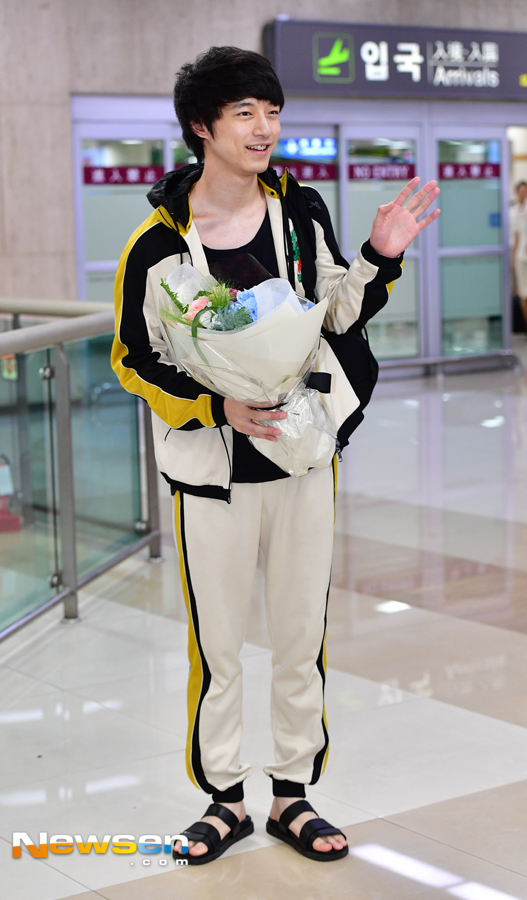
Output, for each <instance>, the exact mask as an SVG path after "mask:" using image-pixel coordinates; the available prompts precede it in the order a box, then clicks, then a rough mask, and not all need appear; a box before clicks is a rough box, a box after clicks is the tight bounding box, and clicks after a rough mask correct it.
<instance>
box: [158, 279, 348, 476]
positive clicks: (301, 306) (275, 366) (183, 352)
mask: <svg viewBox="0 0 527 900" xmlns="http://www.w3.org/2000/svg"><path fill="white" fill-rule="evenodd" d="M160 287H161V291H160V304H159V307H160V319H161V322H162V324H163V326H164V330H165V336H166V339H167V343H168V345H169V346H170V347H172V349H173V353H174V361H175V362H176V364H177V365H178V366H179V367H180V368H182V369H183V370H184V371H186V372H187V373H188V374H189V375H191V376H192V378H194V379H195V380H196V381H198V382H200V383H201V384H203V385H205V387H208V388H210V389H211V390H213V391H215V392H216V393H219V394H221V395H222V396H224V397H232V398H233V399H235V400H242V401H244V402H246V403H251V402H253V403H258V404H261V403H265V404H268V405H269V407H276V406H278V405H280V406H281V408H282V409H283V410H284V411H285V412H287V414H288V416H287V419H284V420H282V421H280V428H281V429H282V434H281V435H280V436H279V438H278V441H277V442H272V441H267V440H265V439H264V438H254V437H250V438H249V439H250V440H251V441H252V443H253V444H254V446H255V447H256V448H257V449H258V450H259V451H260V452H261V453H263V454H264V455H265V456H267V457H268V458H269V459H271V460H272V461H273V462H275V463H276V464H277V465H278V466H280V467H281V468H282V469H283V470H284V471H286V472H288V473H289V474H290V475H304V474H305V473H306V472H307V471H308V469H310V468H313V467H314V468H324V467H326V466H327V465H329V464H330V462H331V459H332V457H333V454H334V453H335V443H336V430H335V427H334V425H333V423H332V421H331V419H330V417H329V415H328V413H327V410H326V408H325V407H324V405H323V404H322V403H321V402H320V399H319V395H318V393H317V391H314V390H311V389H309V388H306V386H305V385H306V382H307V380H308V378H309V375H310V374H311V371H312V369H313V365H314V363H315V358H316V356H317V353H318V348H319V343H320V330H321V327H322V322H323V320H324V316H325V314H326V309H327V301H325V300H324V301H322V302H321V303H317V304H316V305H315V304H313V303H311V302H310V301H308V300H306V299H305V298H304V297H300V296H299V295H298V294H296V293H295V292H294V291H293V290H292V288H291V286H290V284H289V282H288V281H286V280H285V279H282V278H273V279H270V280H268V281H264V282H262V283H261V284H258V285H255V286H254V287H252V288H250V289H249V290H244V291H237V290H235V289H233V288H231V287H229V286H228V285H226V284H224V283H221V282H218V281H217V280H216V279H215V278H214V277H213V276H212V275H207V276H202V275H200V273H199V272H197V271H196V269H194V268H193V267H192V266H190V265H189V264H188V263H184V264H183V265H182V266H179V267H178V268H177V269H175V270H174V271H173V272H171V273H170V275H168V277H167V280H166V281H165V280H163V279H161V285H160ZM273 424H274V423H273Z"/></svg>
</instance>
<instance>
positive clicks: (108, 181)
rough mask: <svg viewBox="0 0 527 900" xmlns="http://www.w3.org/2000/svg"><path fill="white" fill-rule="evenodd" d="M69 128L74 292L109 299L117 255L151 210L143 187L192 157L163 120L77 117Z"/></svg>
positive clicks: (175, 129) (177, 133) (174, 128)
mask: <svg viewBox="0 0 527 900" xmlns="http://www.w3.org/2000/svg"><path fill="white" fill-rule="evenodd" d="M74 132H75V140H76V145H75V170H76V171H75V197H76V199H75V202H76V232H77V271H78V295H79V298H80V299H82V300H88V301H90V300H91V301H103V302H107V303H110V302H112V301H113V283H114V279H115V272H116V270H117V264H118V261H119V257H120V255H121V253H122V251H123V249H124V247H125V245H126V243H127V241H128V238H129V237H130V235H131V234H132V233H133V232H134V230H135V229H136V228H137V227H138V226H139V225H140V224H141V222H143V221H144V219H146V217H147V216H148V215H149V214H150V213H151V212H152V207H151V206H150V204H149V202H148V200H147V196H146V195H147V193H148V191H149V190H150V188H151V187H152V185H153V184H155V182H156V181H157V180H158V179H159V178H161V176H162V175H163V174H164V173H165V172H166V171H169V170H171V169H173V168H177V167H178V166H181V165H184V164H185V163H186V162H190V161H193V160H194V157H193V156H191V153H190V152H189V151H188V149H187V148H186V146H185V145H184V143H183V141H182V140H181V133H180V130H179V129H178V127H177V126H176V125H174V124H172V123H170V122H168V121H167V122H158V123H155V122H152V123H147V122H136V123H135V124H134V123H133V122H130V123H126V124H125V123H120V122H117V123H116V124H113V125H112V124H110V123H108V122H106V121H101V122H97V121H90V122H81V123H79V124H77V125H76V127H75V128H74Z"/></svg>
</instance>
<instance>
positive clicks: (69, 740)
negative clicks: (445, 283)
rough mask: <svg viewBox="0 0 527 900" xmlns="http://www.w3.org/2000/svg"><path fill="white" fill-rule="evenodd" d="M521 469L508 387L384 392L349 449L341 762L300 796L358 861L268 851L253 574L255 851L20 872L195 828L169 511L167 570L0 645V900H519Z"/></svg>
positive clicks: (337, 696)
mask: <svg viewBox="0 0 527 900" xmlns="http://www.w3.org/2000/svg"><path fill="white" fill-rule="evenodd" d="M518 346H519V347H520V345H519V344H518ZM520 349H521V350H522V352H523V344H522V345H521V347H520ZM526 451H527V378H526V376H525V375H524V374H523V373H522V372H520V371H518V372H493V373H492V372H488V373H485V374H479V375H465V376H449V377H446V378H440V379H437V380H436V379H431V380H429V381H408V382H390V383H383V384H381V385H380V386H379V388H378V390H377V393H376V396H375V399H374V401H373V402H372V404H371V407H370V409H369V411H368V415H367V418H366V420H365V422H364V424H363V425H362V426H361V428H360V429H359V430H358V432H357V434H356V435H355V437H354V440H353V442H352V445H351V446H350V448H348V450H347V452H346V455H345V460H344V462H343V464H342V465H341V466H340V469H339V499H338V509H337V525H336V540H335V555H334V578H333V586H332V590H331V597H330V612H329V624H328V642H327V643H328V648H327V649H328V665H329V671H328V680H327V713H328V721H329V729H330V737H331V742H332V743H331V752H330V757H329V762H328V766H327V769H326V772H325V773H324V776H323V778H322V779H321V780H320V782H319V783H318V784H317V785H316V786H315V787H314V788H311V789H309V791H308V797H309V799H310V800H311V802H312V803H313V805H314V806H315V808H316V809H318V811H319V812H320V814H321V815H323V816H324V817H327V818H329V819H330V820H332V821H333V822H334V823H335V824H336V825H338V826H340V827H342V828H344V830H345V831H346V834H347V836H348V839H349V843H350V848H351V853H350V855H349V857H348V858H346V859H345V860H342V861H339V862H337V863H333V864H331V865H329V866H320V865H318V864H317V863H314V862H313V863H312V862H309V861H307V860H305V859H303V858H301V857H300V856H299V855H297V854H295V853H294V851H292V850H291V849H290V848H288V847H286V846H283V845H278V844H277V842H275V841H273V840H272V839H271V838H269V837H268V836H267V834H266V833H265V828H264V825H265V819H266V817H267V812H268V807H269V802H270V797H269V786H268V781H267V779H266V777H265V776H264V774H263V771H262V769H263V766H264V765H265V763H266V762H267V761H268V760H269V759H270V758H271V756H272V746H271V743H270V738H269V725H268V708H269V675H270V666H271V659H270V656H271V654H270V651H269V641H268V636H267V631H266V623H265V609H264V605H263V599H262V597H263V593H262V587H263V585H262V580H261V577H260V576H259V577H258V578H257V581H256V584H255V589H254V596H253V609H252V614H251V617H250V626H249V629H248V633H247V643H246V644H245V646H244V651H243V666H244V684H245V694H244V697H245V700H244V702H245V738H244V746H243V756H244V758H246V759H250V760H251V762H252V763H253V766H254V775H253V777H252V778H251V780H250V783H249V784H248V789H247V807H248V811H249V812H250V814H251V815H252V816H253V817H254V819H255V822H256V831H255V834H254V835H253V836H252V837H250V838H248V839H247V840H245V841H243V842H241V844H239V845H237V846H236V847H234V848H233V849H232V850H231V851H230V852H229V854H228V855H226V856H225V857H224V858H222V859H221V860H218V861H217V862H215V863H212V864H211V865H210V866H203V867H199V868H192V869H189V868H175V866H174V865H173V863H172V861H171V859H170V857H168V856H164V855H161V856H158V857H149V858H146V857H145V859H147V861H149V862H150V865H149V866H145V865H143V864H142V857H141V855H140V854H138V853H136V854H134V855H132V856H126V855H125V856H122V855H118V854H115V853H113V852H111V849H109V850H108V851H107V852H106V853H101V854H95V853H93V852H92V853H91V854H84V855H83V854H80V853H78V852H77V850H75V851H74V852H72V853H71V854H66V855H57V854H53V853H49V855H48V857H47V858H45V859H33V858H31V857H30V855H29V853H27V852H26V851H24V852H22V858H21V859H12V858H11V853H12V850H11V845H12V834H13V832H15V831H22V832H27V833H28V834H29V835H30V837H31V838H32V839H33V840H35V841H36V842H37V843H38V840H39V835H40V832H47V834H48V837H49V836H51V835H52V834H80V835H82V836H83V837H87V836H88V835H89V834H94V835H98V836H99V837H100V838H101V839H102V836H103V835H105V834H108V835H110V836H113V835H117V834H129V835H135V836H139V835H144V834H149V833H152V834H161V835H164V834H174V833H176V832H177V831H178V830H179V829H181V828H183V827H185V826H187V825H189V824H190V822H192V821H194V820H195V819H196V818H197V817H199V815H200V814H201V813H202V812H203V807H204V802H205V798H204V797H203V795H202V794H201V793H200V792H198V791H197V790H196V789H195V788H193V787H192V785H191V784H190V782H189V781H188V780H187V777H186V774H185V766H184V746H185V739H186V736H185V730H186V711H185V700H186V696H185V695H186V676H187V668H188V664H187V658H186V625H185V621H186V616H185V609H184V604H183V600H182V597H181V592H180V589H179V585H178V577H177V560H176V554H175V551H174V548H173V544H172V536H171V504H170V499H169V498H168V497H167V496H166V495H164V499H163V502H162V512H163V531H164V551H163V552H164V560H165V561H164V562H163V564H160V565H151V564H149V563H148V562H147V561H146V558H145V557H144V556H141V557H136V558H133V559H130V560H127V561H126V562H125V563H123V564H122V565H121V566H120V567H119V568H118V569H115V570H113V571H111V572H109V573H107V574H106V575H105V576H104V577H101V578H100V579H99V580H98V581H97V582H95V583H93V584H92V585H91V586H90V591H89V593H86V594H84V595H83V603H82V620H81V621H80V622H79V623H75V624H70V625H64V624H62V623H61V622H60V612H59V611H58V610H57V611H54V612H52V613H50V614H49V615H48V616H47V617H44V618H43V619H42V620H40V621H38V622H35V623H33V625H31V626H29V627H28V628H27V629H26V630H25V631H23V632H21V633H20V634H18V635H15V636H14V637H12V638H11V639H10V640H8V641H6V642H5V643H4V644H2V645H0V685H1V686H2V687H3V690H2V691H1V693H0V727H1V729H2V732H3V740H2V742H1V744H0V747H1V749H0V761H1V763H2V765H1V766H0V812H1V816H0V854H2V856H3V859H2V863H1V867H2V884H3V886H4V884H5V891H6V896H8V897H13V898H16V900H36V898H38V900H58V898H68V897H69V898H71V897H74V896H75V897H82V898H86V900H96V898H101V897H103V898H107V900H144V898H147V900H165V898H172V897H174V896H176V897H178V898H182V900H187V898H188V900H198V898H199V900H209V898H210V897H215V898H218V900H253V898H254V900H262V898H273V900H275V898H277V897H279V898H281V897H285V896H287V897H291V898H292V900H296V898H302V900H306V898H307V900H318V898H320V900H333V898H335V900H337V898H338V900H342V898H350V900H373V898H376V900H377V898H379V900H414V898H415V900H432V898H440V897H443V898H444V900H447V898H448V897H449V896H450V897H460V898H466V900H507V898H508V900H527V855H526V853H525V841H526V835H527V692H526V691H525V683H526V680H527V502H526V501H527V453H526ZM165 860H166V861H167V865H166V866H163V865H162V863H163V862H164V861H165ZM132 863H133V865H132Z"/></svg>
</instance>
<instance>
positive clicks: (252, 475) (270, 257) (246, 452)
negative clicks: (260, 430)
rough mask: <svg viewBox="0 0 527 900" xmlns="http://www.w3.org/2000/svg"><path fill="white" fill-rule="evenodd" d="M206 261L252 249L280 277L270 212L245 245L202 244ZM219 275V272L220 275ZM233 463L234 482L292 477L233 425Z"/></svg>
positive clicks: (264, 265) (212, 262) (226, 257)
mask: <svg viewBox="0 0 527 900" xmlns="http://www.w3.org/2000/svg"><path fill="white" fill-rule="evenodd" d="M203 250H204V252H205V256H206V257H207V263H208V264H209V267H210V268H211V269H212V270H214V269H215V268H216V266H215V265H214V264H215V263H216V264H217V265H218V264H221V262H222V261H224V260H228V259H229V257H231V256H236V255H237V254H239V253H250V254H251V255H252V256H254V258H255V259H257V260H258V262H259V263H260V264H261V265H262V266H263V267H264V268H265V269H266V270H267V271H268V272H269V274H270V275H272V276H273V278H278V277H279V274H278V262H277V259H276V252H275V249H274V241H273V233H272V231H271V220H270V218H269V212H267V213H266V215H265V218H264V220H263V222H262V224H261V226H260V229H259V231H258V234H256V235H255V237H253V239H252V241H249V243H248V244H245V245H244V246H243V247H236V248H235V249H232V250H211V249H210V247H205V246H204V247H203ZM218 277H219V276H218ZM252 286H253V285H251V284H243V285H242V284H240V285H235V287H240V288H244V289H245V288H250V287H252ZM232 434H233V463H232V480H233V481H235V482H252V483H255V482H262V481H277V480H278V479H279V478H289V476H288V474H287V472H284V471H283V469H280V468H279V466H275V464H274V463H273V462H271V460H269V459H267V457H266V456H263V455H262V454H261V453H259V452H258V450H256V448H255V447H253V445H252V444H251V442H250V440H249V438H248V437H247V435H245V434H240V432H239V431H235V430H234V429H233V431H232Z"/></svg>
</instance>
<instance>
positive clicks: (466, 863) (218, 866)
mask: <svg viewBox="0 0 527 900" xmlns="http://www.w3.org/2000/svg"><path fill="white" fill-rule="evenodd" d="M346 832H347V835H348V840H349V844H350V848H351V851H352V852H351V853H350V855H349V856H347V857H346V858H345V859H342V860H337V861H336V862H332V863H328V864H327V865H320V864H319V863H318V862H314V861H311V860H307V859H305V858H304V857H302V856H300V854H297V853H295V851H294V850H292V849H291V848H289V847H287V846H285V845H280V846H279V845H278V844H276V845H275V846H273V847H268V848H264V849H261V850H257V851H255V852H254V853H244V854H241V855H240V856H237V857H236V858H233V857H231V858H221V859H219V860H217V861H216V862H214V863H211V864H210V866H199V867H193V868H191V867H186V868H179V869H173V870H172V871H169V872H167V873H163V874H161V875H156V876H154V877H151V878H147V879H144V880H143V881H141V883H140V884H139V883H137V882H135V883H134V884H129V883H127V884H121V885H114V886H113V887H106V888H100V889H99V893H100V894H101V895H102V896H103V897H105V898H106V900H144V898H148V900H168V898H173V897H174V896H177V897H178V898H179V897H181V898H184V900H209V898H210V897H211V896H212V895H213V896H214V898H215V900H275V898H276V897H280V898H282V897H288V898H291V900H348V898H349V900H439V898H441V897H443V898H444V900H447V898H448V897H452V896H456V894H453V893H452V892H453V891H454V890H456V891H458V892H459V891H460V890H461V889H462V888H463V887H466V886H468V885H473V886H475V888H476V890H479V895H478V894H472V896H479V897H481V898H482V900H483V898H485V900H487V898H488V900H527V880H526V879H525V878H523V877H522V876H521V875H517V874H516V873H514V872H509V871H507V870H506V869H503V868H500V867H498V866H495V865H493V864H492V863H489V862H486V861H485V860H481V859H477V858H475V857H473V856H470V855H468V854H465V853H462V852H461V851H459V850H456V849H453V848H451V847H446V846H445V845H444V844H441V843H438V842H436V841H432V840H430V839H429V838H426V837H422V836H421V835H416V834H412V833H411V832H408V831H407V830H405V829H403V828H398V827H397V826H395V825H391V824H390V823H388V822H384V821H382V820H378V819H377V820H374V821H370V822H366V823H363V824H358V825H353V826H350V827H348V828H346ZM372 847H373V848H375V849H374V850H373V852H372ZM366 848H368V849H366ZM375 851H376V855H377V859H380V861H381V862H382V863H383V865H379V864H375V863H372V862H368V861H366V860H365V859H364V858H363V856H364V855H365V854H366V855H370V856H374V854H375ZM354 854H357V855H354ZM359 854H361V855H359ZM387 864H388V865H390V866H391V868H387V867H386V865H387ZM394 869H395V871H394ZM404 873H406V874H404ZM417 879H419V880H417ZM430 882H432V883H430ZM438 882H439V883H440V884H442V885H443V887H441V888H440V887H438V886H437V883H438ZM483 890H486V891H487V893H486V894H484V893H482V891H483ZM489 891H490V892H491V893H488V892H489ZM492 891H494V892H501V897H500V894H499V893H494V894H493V893H492ZM211 892H212V893H211ZM461 896H462V894H461Z"/></svg>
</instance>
